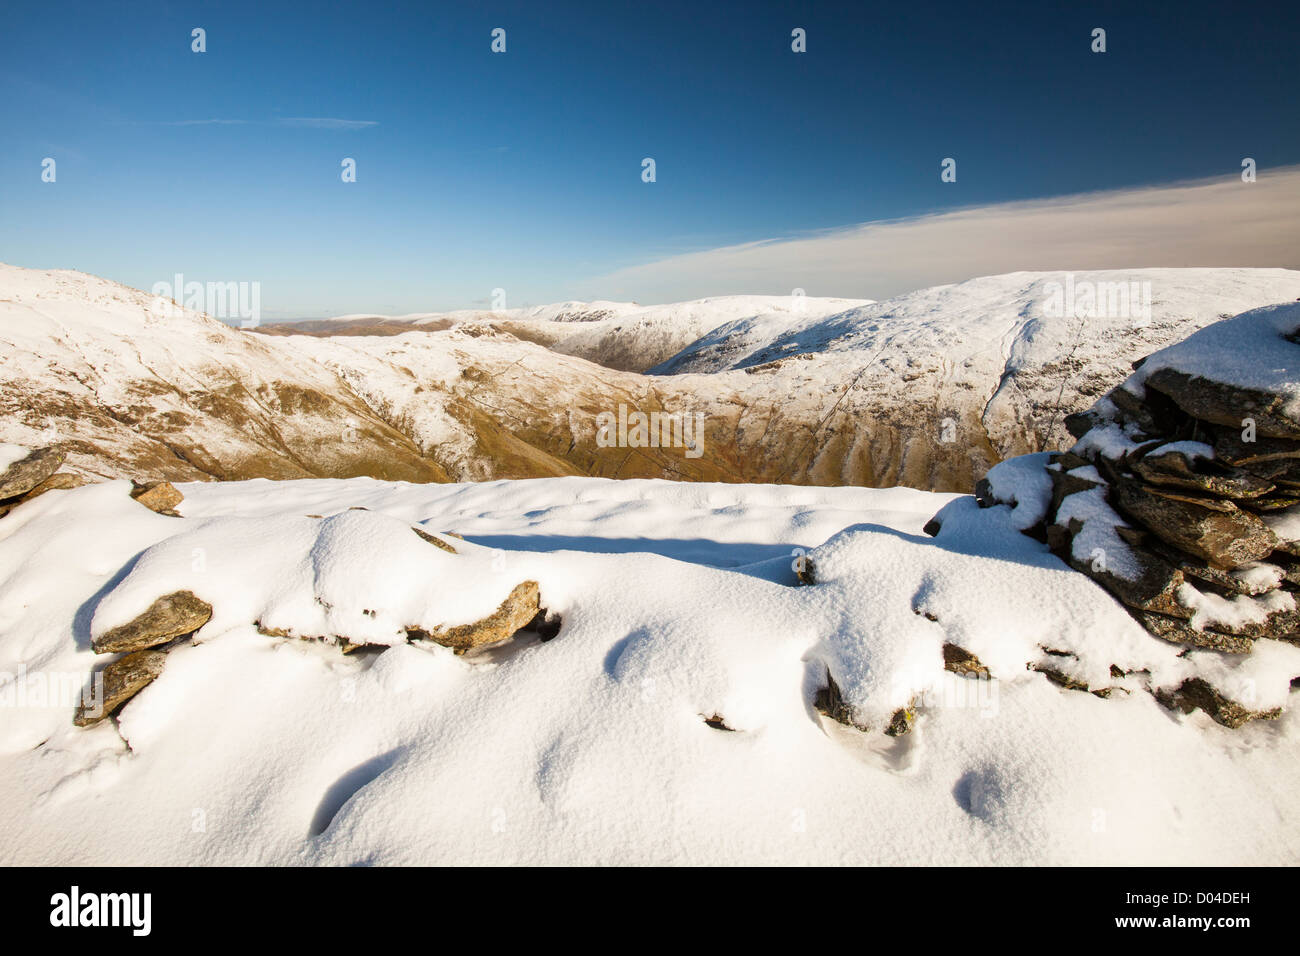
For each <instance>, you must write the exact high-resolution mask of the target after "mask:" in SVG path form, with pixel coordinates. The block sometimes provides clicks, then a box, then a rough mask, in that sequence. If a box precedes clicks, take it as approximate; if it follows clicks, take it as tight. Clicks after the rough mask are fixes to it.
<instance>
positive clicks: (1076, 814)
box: [0, 453, 1300, 864]
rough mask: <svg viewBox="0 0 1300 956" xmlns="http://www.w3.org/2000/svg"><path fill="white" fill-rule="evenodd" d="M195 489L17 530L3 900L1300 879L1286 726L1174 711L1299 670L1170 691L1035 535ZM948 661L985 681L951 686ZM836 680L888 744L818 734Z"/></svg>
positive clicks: (850, 511)
mask: <svg viewBox="0 0 1300 956" xmlns="http://www.w3.org/2000/svg"><path fill="white" fill-rule="evenodd" d="M15 455H16V453H15ZM15 455H10V456H9V457H10V458H14V457H15ZM180 488H181V491H183V493H184V495H185V498H184V501H183V503H182V504H180V505H179V506H178V510H179V511H180V513H181V515H182V517H168V516H166V515H162V514H156V513H154V512H153V511H150V510H148V509H147V508H145V507H142V506H141V505H140V504H139V503H138V502H136V501H134V500H132V499H131V497H130V491H131V488H130V485H129V483H127V482H124V481H118V482H109V483H101V484H96V485H89V486H86V487H81V488H75V489H70V490H63V489H56V490H51V491H47V492H45V493H44V494H42V495H40V496H39V497H37V498H34V499H32V500H29V501H26V502H24V503H22V504H20V505H19V506H18V507H16V508H15V509H14V510H13V511H12V512H10V513H9V514H8V515H7V516H5V517H3V518H0V671H5V672H8V673H9V674H11V675H16V676H15V679H14V680H13V681H11V682H9V683H7V684H5V685H4V687H3V688H2V689H0V692H2V693H3V694H4V695H5V696H4V697H3V701H4V706H3V712H2V713H3V720H2V721H0V860H3V861H4V862H6V863H55V862H58V863H94V864H124V863H145V864H148V863H175V862H199V863H289V864H293V863H333V864H352V863H491V862H515V863H567V862H586V863H710V862H718V863H740V862H746V863H782V862H787V863H904V862H906V863H934V864H966V863H1192V862H1197V863H1213V864H1224V863H1278V864H1281V863H1295V862H1297V861H1298V860H1300V827H1297V826H1296V824H1295V821H1294V816H1293V815H1294V806H1295V798H1294V794H1295V793H1296V791H1297V787H1298V786H1300V759H1297V758H1300V723H1298V722H1297V721H1298V718H1297V716H1296V711H1295V709H1294V708H1286V709H1284V711H1283V713H1282V716H1281V717H1280V718H1279V719H1278V720H1275V721H1257V722H1253V723H1251V724H1248V725H1247V726H1245V727H1243V728H1241V729H1239V730H1235V731H1233V730H1228V729H1226V728H1224V727H1221V726H1218V725H1216V724H1214V723H1213V722H1212V721H1211V720H1210V719H1209V718H1208V717H1206V716H1205V715H1204V714H1203V713H1200V712H1194V713H1192V714H1190V715H1185V716H1184V715H1180V714H1176V713H1175V712H1172V711H1170V710H1167V709H1165V708H1164V707H1162V706H1161V705H1160V704H1158V703H1157V702H1156V700H1155V699H1154V697H1153V696H1152V694H1151V693H1149V692H1148V691H1147V689H1146V688H1147V686H1148V685H1162V684H1169V685H1176V684H1177V683H1178V682H1180V681H1182V680H1183V679H1185V677H1186V676H1187V675H1188V674H1190V673H1193V672H1195V673H1200V674H1205V675H1213V677H1214V679H1215V680H1216V681H1220V682H1222V683H1229V682H1232V681H1250V682H1253V686H1254V688H1255V691H1256V693H1257V694H1258V695H1259V696H1260V698H1261V699H1264V700H1269V701H1274V702H1275V703H1276V704H1277V705H1278V706H1282V705H1284V704H1285V703H1286V699H1287V698H1288V696H1289V693H1290V687H1289V679H1288V678H1289V675H1294V674H1300V660H1297V658H1300V650H1297V649H1295V648H1292V647H1290V646H1289V645H1283V644H1280V643H1277V642H1267V643H1270V644H1275V645H1276V646H1272V647H1270V648H1268V649H1267V650H1264V649H1257V650H1256V652H1255V653H1254V654H1251V655H1249V656H1246V657H1238V658H1234V659H1229V658H1228V657H1227V656H1226V655H1221V654H1218V653H1217V652H1215V651H1209V650H1205V651H1193V652H1191V653H1188V654H1186V655H1183V656H1180V652H1181V650H1182V649H1181V648H1178V647H1176V646H1173V645H1170V644H1168V643H1165V642H1162V641H1160V640H1157V639H1156V638H1154V637H1152V636H1150V635H1149V634H1147V633H1146V632H1145V631H1144V630H1143V629H1142V628H1141V627H1140V626H1139V625H1138V624H1137V623H1136V622H1135V621H1134V620H1133V619H1132V618H1130V617H1129V616H1128V615H1127V614H1126V613H1125V612H1124V611H1123V610H1122V608H1121V607H1120V606H1119V605H1118V604H1117V603H1116V602H1115V601H1114V600H1113V599H1112V598H1111V597H1110V596H1109V595H1107V594H1106V593H1105V592H1104V591H1103V590H1102V589H1100V588H1099V587H1098V586H1097V585H1095V584H1093V583H1092V582H1091V581H1089V580H1088V579H1087V578H1086V577H1085V576H1084V575H1081V574H1078V573H1077V572H1075V571H1073V570H1071V569H1069V568H1068V567H1067V566H1066V565H1065V564H1063V563H1062V562H1061V561H1060V560H1058V559H1057V558H1056V557H1054V556H1053V555H1052V554H1050V553H1049V552H1048V551H1047V548H1046V546H1045V545H1043V544H1040V543H1039V542H1037V541H1034V540H1032V539H1030V538H1028V537H1026V536H1025V535H1023V534H1021V533H1020V530H1019V527H1020V526H1021V524H1022V521H1021V519H1020V518H1019V517H1017V515H1016V514H1015V512H1014V511H1013V510H1012V509H1011V508H1009V507H1006V506H997V507H990V508H985V509H981V508H979V507H977V506H976V503H975V501H974V499H971V498H956V497H954V496H952V495H941V494H932V493H925V492H918V491H911V490H908V489H883V490H871V489H862V488H806V487H779V486H763V485H756V486H755V485H751V486H738V485H719V484H707V483H701V484H677V483H669V482H664V481H628V482H612V481H606V480H601V479H585V478H557V479H539V480H530V481H515V482H492V483H486V484H477V485H412V484H406V483H386V482H379V481H374V480H371V479H352V480H346V481H345V480H303V481H285V482H269V481H250V482H235V483H220V484H211V483H191V484H185V485H182V486H180ZM358 508H364V509H367V510H351V509H358ZM941 508H943V509H944V514H945V518H944V521H943V528H942V530H941V532H940V534H939V536H938V537H936V538H931V537H929V536H927V535H926V534H924V533H922V530H921V529H922V527H923V526H924V525H925V524H926V522H927V521H928V520H929V519H930V517H931V516H932V515H933V514H934V513H935V512H936V511H939V510H940V509H941ZM416 527H418V528H419V529H420V530H421V531H423V532H424V533H425V535H427V536H431V537H435V538H437V540H439V541H441V542H443V543H444V544H448V543H449V544H450V545H451V546H452V547H453V548H454V550H455V551H456V553H455V554H452V553H450V552H448V551H446V550H445V549H444V548H442V547H439V546H437V545H435V544H434V543H433V542H431V541H430V540H428V538H427V537H426V538H422V537H421V536H420V535H419V534H416V533H415V531H414V530H412V529H413V528H416ZM441 532H454V533H456V534H459V535H463V536H464V540H458V539H457V538H455V537H450V536H440V534H439V533H441ZM800 549H806V550H807V551H808V554H807V555H806V557H808V558H809V559H810V560H811V563H812V566H813V567H814V568H815V574H816V583H815V584H813V585H811V586H798V581H797V578H796V574H795V571H794V570H793V565H794V563H795V562H796V561H797V560H798V558H800V557H801V556H803V555H802V554H801V553H800ZM522 580H531V581H535V582H537V584H538V585H539V588H540V599H541V603H542V605H543V606H544V607H545V608H546V609H547V610H549V611H550V612H552V613H554V614H558V615H559V616H560V618H561V619H562V627H561V629H560V631H559V633H558V635H556V636H554V637H553V638H552V639H550V640H548V641H545V642H543V641H542V640H541V639H540V637H538V636H537V635H533V634H530V633H529V632H524V633H522V634H520V635H518V636H516V637H515V638H514V639H513V640H512V641H510V642H508V643H505V644H501V645H498V646H496V647H493V648H488V649H483V650H479V651H477V652H470V653H467V654H464V655H457V654H455V653H454V652H453V650H452V649H450V648H448V647H442V646H439V645H438V644H436V643H434V642H432V641H428V640H422V639H418V638H417V639H414V640H412V639H411V637H410V635H409V634H408V633H407V632H406V629H407V628H408V627H410V626H412V625H419V626H420V627H421V628H423V629H428V628H431V627H436V626H438V625H455V624H459V623H464V622H465V621H468V620H471V619H474V618H476V617H478V616H480V615H481V614H482V613H484V612H485V611H487V610H489V609H490V608H492V607H495V606H496V604H497V602H498V601H499V600H500V599H501V596H502V594H504V593H505V592H507V591H509V590H510V589H511V588H512V587H514V586H515V585H516V584H517V583H518V582H520V581H522ZM178 588H184V589H188V590H190V591H192V592H193V593H194V594H195V595H197V597H198V598H199V599H201V600H202V601H204V602H207V603H209V604H210V605H211V606H212V609H213V610H212V616H211V619H210V620H208V622H207V623H206V624H205V625H204V626H203V627H202V628H201V629H200V630H199V631H198V632H197V634H196V635H195V636H194V639H193V640H192V641H188V642H183V643H181V644H179V645H178V646H175V647H174V648H173V649H171V650H170V652H169V653H168V654H167V656H166V664H165V667H164V668H163V669H162V671H161V674H160V676H158V677H157V679H156V680H154V681H153V682H152V683H151V684H149V685H148V686H147V687H145V689H144V690H143V691H141V692H140V693H139V694H138V695H137V696H135V697H134V698H133V699H132V700H130V702H129V703H127V704H126V706H125V707H124V708H123V709H122V710H121V712H120V714H119V715H118V717H117V718H116V720H105V721H102V722H100V723H98V724H95V725H94V726H91V727H88V728H84V729H82V728H76V727H74V726H73V724H72V715H73V710H74V704H75V702H74V701H73V700H71V699H59V700H56V699H52V698H54V697H58V696H59V694H58V691H59V690H60V689H61V687H62V685H74V686H79V685H80V683H81V681H82V680H84V679H85V678H86V676H87V675H88V674H89V673H90V672H91V671H92V669H93V668H96V667H98V666H99V665H100V664H101V663H102V661H103V660H104V659H105V658H104V657H102V656H96V655H95V654H94V653H93V651H92V649H91V642H92V640H93V639H95V638H97V637H99V636H101V635H102V634H103V633H104V632H105V631H106V629H111V628H112V627H114V626H116V625H120V624H122V623H123V622H126V621H128V620H130V619H131V618H132V617H133V616H134V615H136V614H138V613H139V612H140V611H141V610H142V609H143V608H145V607H146V606H147V605H148V604H149V602H150V601H152V600H153V599H155V598H157V597H159V596H161V595H163V594H165V593H168V592H172V591H175V590H176V589H178ZM259 621H260V623H261V625H262V631H276V630H286V631H291V632H293V634H294V635H295V636H290V637H275V636H270V634H268V633H262V632H260V631H259V629H258V626H257V625H258V623H259ZM298 636H313V637H323V638H326V640H324V641H307V640H300V639H297V638H298ZM338 638H353V639H354V640H353V641H351V643H359V642H362V641H364V642H367V643H372V644H378V645H382V646H381V647H375V648H371V649H362V650H358V651H355V652H354V653H351V654H348V655H344V654H343V653H341V649H340V647H339V646H338V645H337V644H332V643H331V640H332V639H338ZM946 644H952V645H956V646H960V647H961V648H963V649H965V650H966V651H969V652H971V653H973V654H975V655H976V656H977V657H978V658H979V660H980V661H981V662H982V663H983V665H985V666H986V667H987V668H988V669H989V670H990V671H991V672H992V673H993V674H994V675H995V679H992V680H982V679H971V678H967V677H962V676H959V675H957V674H955V673H952V672H951V671H949V670H945V666H944V661H945V650H944V648H945V645H946ZM1032 668H1039V669H1048V670H1054V671H1057V672H1060V671H1061V670H1065V671H1067V672H1068V675H1067V676H1072V677H1076V678H1079V679H1086V680H1087V681H1088V682H1089V683H1090V684H1091V685H1092V686H1093V687H1094V688H1100V687H1107V688H1110V690H1111V692H1110V694H1109V696H1108V697H1106V698H1105V699H1103V698H1101V697H1099V696H1096V695H1094V694H1091V693H1083V692H1079V691H1077V690H1067V689H1065V688H1064V687H1062V686H1059V685H1058V683H1055V682H1053V681H1052V680H1049V679H1048V677H1046V676H1045V675H1044V674H1043V673H1040V672H1039V671H1038V670H1034V669H1032ZM1112 668H1114V669H1112ZM828 670H829V671H830V672H833V673H834V674H835V675H837V682H838V685H839V690H840V693H841V694H842V695H843V699H844V702H845V703H846V704H848V705H849V706H851V707H852V708H853V709H854V712H855V715H856V717H857V718H858V720H859V722H860V723H861V724H863V725H864V726H869V727H870V728H871V729H870V730H868V731H866V732H862V731H858V730H853V729H850V728H848V727H845V726H842V725H840V724H838V723H835V722H832V721H830V720H827V719H826V718H824V717H822V716H821V715H819V714H818V713H817V711H816V709H815V708H814V700H815V698H816V696H817V693H818V691H819V690H821V689H823V688H824V687H825V686H826V675H827V673H828ZM1117 673H1120V674H1124V673H1126V674H1127V676H1115V675H1116V674H1117ZM42 694H44V696H43V697H42ZM899 708H911V709H912V710H913V712H914V715H915V720H914V723H913V726H912V729H911V732H910V733H907V734H905V735H903V736H898V737H891V736H888V735H886V734H885V733H883V732H882V730H883V728H884V726H885V725H886V723H887V722H888V721H889V720H890V719H891V717H892V716H893V714H894V713H895V712H896V711H897V710H898V709H899Z"/></svg>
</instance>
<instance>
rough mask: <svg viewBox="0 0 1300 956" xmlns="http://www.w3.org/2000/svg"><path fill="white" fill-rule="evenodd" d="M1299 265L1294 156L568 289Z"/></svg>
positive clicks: (778, 290)
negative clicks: (1257, 166) (1246, 171)
mask: <svg viewBox="0 0 1300 956" xmlns="http://www.w3.org/2000/svg"><path fill="white" fill-rule="evenodd" d="M1186 266H1206V267H1208V266H1247V267H1283V268H1292V269H1297V268H1300V166H1289V167H1283V168H1279V169H1274V170H1261V171H1260V172H1259V175H1258V178H1257V180H1256V181H1255V182H1249V183H1248V182H1243V181H1242V180H1241V179H1240V178H1239V177H1235V176H1234V177H1231V178H1226V179H1225V178H1223V177H1215V178H1213V179H1201V180H1195V181H1191V182H1183V183H1174V184H1168V185H1162V186H1147V187H1139V188H1131V189H1117V190H1108V191H1104V192H1094V193H1082V194H1078V195H1072V196H1062V197H1057V198H1052V199H1042V200H1024V201H1016V202H1007V203H997V204H993V205H984V206H974V207H969V208H965V209H959V210H955V211H952V212H944V213H936V214H932V215H925V216H918V217H913V218H906V219H897V220H890V221H884V222H868V223H862V224H859V225H855V226H849V227H844V228H839V229H833V230H829V231H826V232H822V233H818V234H815V235H810V236H803V237H791V238H782V239H771V240H764V241H758V242H747V243H741V244H738V245H732V246H723V247H720V248H716V249H707V250H702V251H698V252H689V253H685V254H681V255H676V256H672V257H669V258H666V259H663V260H660V261H657V262H650V263H646V264H643V265H637V266H632V267H628V268H624V269H620V270H618V271H615V272H612V273H609V274H606V275H604V276H601V277H598V278H594V279H591V280H588V281H586V282H584V283H582V285H581V293H580V297H581V298H587V299H631V300H634V301H638V302H672V301H680V300H685V299H697V298H702V297H705V296H710V295H728V294H733V293H755V294H773V295H785V294H789V293H790V291H791V290H792V289H796V288H800V289H803V290H804V291H805V292H806V293H807V294H808V295H817V296H841V297H850V298H873V299H883V298H888V297H889V296H893V295H898V294H901V293H904V292H910V291H912V290H915V289H920V288H925V287H926V286H932V285H942V284H945V283H949V282H959V281H961V280H963V279H970V278H974V277H976V276H984V275H997V274H1000V273H1006V272H1019V271H1029V272H1037V271H1055V270H1079V271H1082V270H1087V269H1136V268H1155V267H1186Z"/></svg>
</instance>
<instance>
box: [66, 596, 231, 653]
mask: <svg viewBox="0 0 1300 956" xmlns="http://www.w3.org/2000/svg"><path fill="white" fill-rule="evenodd" d="M211 617H212V605H211V604H209V603H208V602H207V601H204V600H203V599H202V598H200V597H197V596H196V595H195V594H194V593H193V592H191V591H176V592H175V593H173V594H165V595H163V596H162V597H160V598H158V600H156V601H154V602H153V604H151V605H149V608H148V610H146V611H145V612H144V613H143V614H141V615H140V616H139V617H137V618H135V619H134V620H132V621H130V622H128V623H126V624H122V625H120V626H119V627H114V628H111V629H110V630H107V631H105V632H104V633H103V634H100V635H98V636H95V637H92V639H91V646H92V647H93V648H94V651H95V653H96V654H112V653H117V652H122V651H124V652H131V651H142V650H146V649H148V648H151V647H157V646H158V645H159V644H166V643H167V642H168V641H171V640H173V639H175V638H177V637H181V636H182V635H185V634H192V633H194V632H195V631H197V630H198V629H199V628H201V627H202V626H203V625H204V624H206V623H208V619H209V618H211Z"/></svg>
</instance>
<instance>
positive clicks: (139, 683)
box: [72, 650, 167, 727]
mask: <svg viewBox="0 0 1300 956" xmlns="http://www.w3.org/2000/svg"><path fill="white" fill-rule="evenodd" d="M166 660H167V653H166V652H165V651H153V650H149V651H136V652H135V653H133V654H127V655H126V656H125V657H122V658H119V659H118V660H115V661H113V662H112V663H111V664H109V665H108V666H107V667H105V668H104V670H103V671H102V672H101V673H100V675H99V678H100V680H102V681H103V685H102V688H100V689H99V690H98V691H97V692H95V693H93V694H91V695H89V698H90V699H88V700H86V699H83V700H82V702H81V705H80V706H79V707H78V708H77V713H76V715H75V716H74V717H73V718H72V722H73V723H74V724H76V725H77V726H78V727H90V726H91V725H93V724H97V723H99V722H100V721H101V720H103V719H105V718H106V717H109V716H111V715H112V714H114V713H115V712H116V711H118V710H120V709H121V708H122V705H124V704H125V703H126V702H127V701H128V700H130V699H131V698H132V697H134V696H135V695H136V694H138V693H140V691H142V690H144V689H145V688H146V687H148V686H149V685H150V684H152V683H153V682H154V680H155V679H156V678H157V677H158V675H159V674H161V673H162V671H163V664H164V663H165V662H166Z"/></svg>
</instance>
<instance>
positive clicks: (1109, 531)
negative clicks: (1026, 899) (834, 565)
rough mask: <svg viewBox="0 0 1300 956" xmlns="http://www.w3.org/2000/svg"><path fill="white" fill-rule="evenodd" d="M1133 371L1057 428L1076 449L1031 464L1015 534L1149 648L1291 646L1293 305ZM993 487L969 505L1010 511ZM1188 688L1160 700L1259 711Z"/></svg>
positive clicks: (1298, 410)
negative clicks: (1069, 573) (1106, 601)
mask: <svg viewBox="0 0 1300 956" xmlns="http://www.w3.org/2000/svg"><path fill="white" fill-rule="evenodd" d="M1134 368H1135V372H1134V374H1133V375H1132V376H1130V378H1129V379H1128V380H1127V381H1126V382H1124V383H1123V384H1122V385H1120V386H1119V387H1117V388H1115V389H1114V390H1113V391H1111V392H1110V393H1109V394H1107V395H1106V396H1105V397H1104V398H1103V399H1102V400H1101V401H1099V402H1098V403H1097V404H1096V405H1094V406H1093V407H1092V408H1091V409H1089V410H1088V411H1086V412H1083V413H1081V414H1077V415H1072V416H1069V417H1068V418H1067V419H1066V427H1067V428H1068V429H1069V431H1070V433H1071V434H1072V435H1073V436H1074V437H1075V438H1076V439H1077V442H1076V444H1075V445H1074V447H1073V448H1071V449H1070V450H1069V451H1067V452H1065V453H1062V454H1055V455H1051V456H1045V462H1046V469H1047V473H1048V475H1049V477H1050V479H1051V497H1050V501H1049V502H1048V504H1047V507H1046V509H1045V514H1044V515H1043V516H1042V519H1041V520H1039V521H1037V522H1036V523H1035V524H1034V525H1033V526H1032V527H1029V528H1027V529H1025V530H1026V533H1028V534H1031V535H1034V536H1035V537H1038V538H1039V539H1040V540H1044V541H1046V542H1047V544H1048V545H1049V547H1051V549H1052V550H1053V552H1055V553H1056V554H1057V555H1058V556H1060V557H1061V558H1062V559H1063V560H1065V561H1066V562H1067V563H1069V564H1070V565H1071V566H1072V567H1074V568H1076V569H1077V570H1079V571H1081V572H1083V573H1084V574H1086V575H1088V576H1089V577H1091V578H1092V579H1093V580H1094V581H1096V582H1097V583H1098V584H1100V585H1101V586H1102V587H1104V588H1106V590H1108V591H1109V592H1110V593H1111V594H1112V595H1114V596H1115V597H1116V598H1117V599H1118V600H1119V601H1120V602H1121V603H1123V604H1124V605H1125V607H1126V608H1127V609H1128V610H1129V612H1130V613H1131V614H1132V615H1133V616H1134V617H1135V618H1136V619H1137V620H1138V621H1139V622H1140V623H1141V624H1142V626H1143V627H1145V628H1146V629H1147V631H1149V632H1150V633H1151V634H1153V635H1154V636H1156V637H1158V638H1160V639H1162V640H1165V641H1170V642H1173V643H1175V644H1180V645H1184V646H1187V647H1189V648H1208V649H1212V650H1215V651H1221V652H1226V653H1231V654H1248V653H1250V651H1251V650H1252V648H1253V647H1254V645H1255V642H1256V641H1259V640H1262V639H1275V640H1281V641H1288V642H1290V643H1293V644H1300V599H1298V598H1297V592H1300V307H1297V306H1275V307H1270V308H1267V309H1257V310H1255V311H1253V312H1248V313H1244V314H1243V315H1241V316H1238V317H1236V318H1235V319H1232V320H1229V321H1227V322H1220V323H1217V324H1216V325H1214V326H1210V327H1207V328H1206V329H1203V330H1202V331H1201V332H1198V333H1196V334H1195V335H1193V336H1191V337H1190V338H1188V339H1187V340H1185V341H1184V342H1181V343H1179V344H1178V345H1175V346H1172V347H1170V348H1168V349H1165V350H1162V351H1161V352H1157V353H1156V354H1155V355H1152V356H1148V357H1147V358H1146V359H1142V360H1140V361H1139V362H1136V363H1134ZM996 484H997V483H996V482H995V483H994V484H990V483H989V480H988V479H985V480H983V481H981V483H980V485H979V486H978V487H977V489H976V497H977V498H978V499H979V501H980V504H981V505H984V506H989V505H993V504H998V503H1010V504H1015V502H1013V501H1009V500H1008V498H1009V497H1011V495H1008V493H1007V491H1006V490H1005V489H1001V488H998V487H997V486H996ZM1201 683H1203V682H1201ZM1188 684H1190V685H1192V686H1187V685H1184V687H1182V688H1179V689H1178V690H1177V691H1175V692H1172V693H1165V694H1163V695H1162V700H1163V702H1164V703H1166V704H1167V705H1169V706H1175V707H1178V708H1179V709H1182V710H1190V709H1192V708H1193V707H1201V708H1202V709H1204V710H1206V711H1208V712H1210V713H1211V715H1212V716H1214V717H1215V719H1216V720H1218V721H1219V722H1220V723H1225V724H1228V725H1229V726H1237V725H1239V724H1241V723H1244V722H1245V721H1246V720H1249V719H1251V718H1252V717H1260V716H1275V714H1274V713H1271V712H1270V713H1267V714H1262V713H1253V712H1250V711H1249V709H1248V708H1245V707H1242V706H1240V705H1237V704H1234V703H1233V702H1231V701H1224V700H1221V699H1215V692H1214V691H1213V689H1212V688H1208V687H1201V686H1199V684H1197V682H1195V681H1189V682H1188Z"/></svg>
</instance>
